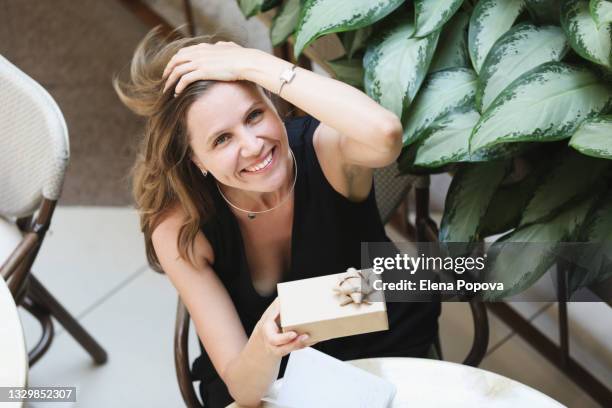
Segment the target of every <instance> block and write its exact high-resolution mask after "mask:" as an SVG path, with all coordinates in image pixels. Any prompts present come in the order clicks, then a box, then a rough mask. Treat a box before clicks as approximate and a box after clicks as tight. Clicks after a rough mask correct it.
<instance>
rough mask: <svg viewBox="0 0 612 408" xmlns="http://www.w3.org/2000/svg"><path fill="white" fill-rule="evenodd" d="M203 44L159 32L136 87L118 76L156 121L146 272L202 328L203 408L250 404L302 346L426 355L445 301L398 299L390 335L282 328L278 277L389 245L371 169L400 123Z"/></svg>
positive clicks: (144, 195) (141, 177)
mask: <svg viewBox="0 0 612 408" xmlns="http://www.w3.org/2000/svg"><path fill="white" fill-rule="evenodd" d="M207 40H208V39H205V38H191V39H183V40H178V41H168V40H166V39H163V38H160V36H159V35H158V33H157V32H156V31H154V32H151V33H149V34H148V35H147V37H146V38H145V39H144V40H143V42H142V43H141V44H140V45H139V47H138V49H137V50H136V53H135V55H134V58H133V60H132V66H131V71H130V74H131V75H130V76H131V77H130V79H129V81H128V82H126V83H121V82H120V81H118V80H115V82H114V85H115V89H116V90H117V93H118V94H119V96H120V98H121V100H122V101H123V102H124V103H125V104H126V105H127V106H129V107H130V108H132V109H133V110H134V111H135V112H136V113H138V114H141V115H143V116H144V117H145V118H146V121H147V123H146V127H145V134H144V138H143V140H142V145H141V152H140V155H139V157H138V160H137V162H136V164H135V167H134V179H133V183H134V187H133V192H134V198H135V201H136V205H137V208H138V210H139V212H140V217H141V228H142V231H143V233H144V237H145V244H146V250H147V256H148V259H149V262H150V263H151V265H152V266H153V267H154V269H155V270H157V271H159V272H162V271H163V272H165V273H166V274H167V276H168V277H169V279H170V280H171V282H172V284H173V285H174V286H175V287H176V289H177V291H178V293H179V295H180V297H181V299H182V301H183V303H184V304H185V306H186V307H187V309H188V311H189V313H190V315H191V317H192V320H193V322H194V326H195V328H196V331H197V333H198V337H199V339H200V347H201V350H202V355H201V356H200V357H199V358H198V359H197V360H196V361H195V362H194V366H193V374H194V376H195V377H196V378H198V379H200V380H201V383H200V393H201V395H202V400H203V401H204V404H205V406H206V407H224V406H226V405H227V404H228V403H230V402H231V400H232V398H233V399H235V400H236V401H237V402H239V403H240V404H241V405H246V406H251V405H257V404H258V403H259V401H260V399H261V398H262V397H263V396H264V395H265V393H266V392H267V390H268V389H269V387H270V385H271V383H272V382H273V381H274V380H275V379H276V378H277V377H278V376H279V375H282V374H283V372H284V368H285V365H286V363H287V356H288V354H289V353H290V352H291V351H293V350H297V349H299V348H302V347H305V346H311V345H312V346H314V347H315V348H317V349H319V350H321V351H323V352H325V353H327V354H329V355H332V356H334V357H336V358H339V359H342V360H346V359H355V358H365V357H376V356H418V357H424V356H426V355H427V354H428V351H429V350H430V347H431V345H432V342H433V341H434V338H435V336H436V333H437V317H438V315H439V312H440V305H439V302H438V301H437V300H436V299H432V302H430V303H411V304H409V303H390V304H389V305H388V306H387V313H388V320H389V330H388V331H384V332H374V333H367V334H360V335H356V336H350V337H346V338H339V339H333V340H328V341H325V342H322V343H316V344H315V343H313V342H311V341H309V340H308V333H296V332H293V331H289V332H285V333H282V332H281V331H280V328H279V327H278V325H277V319H278V316H279V313H280V310H279V303H278V299H277V298H276V289H275V287H276V283H277V282H282V281H291V280H296V279H303V278H308V277H314V276H321V275H327V274H332V273H338V272H341V271H344V270H346V269H347V268H348V267H355V266H357V267H359V266H360V264H361V242H376V241H383V242H389V239H388V238H387V236H386V235H385V231H384V228H383V225H382V223H381V221H380V216H379V214H378V210H377V208H376V201H375V196H374V194H375V193H374V187H373V179H372V171H373V169H374V168H376V167H383V166H386V165H389V164H391V163H393V162H394V161H395V159H396V158H397V156H398V154H399V152H400V148H401V135H402V128H401V125H400V123H399V120H398V118H397V117H396V116H395V115H394V114H393V113H391V112H389V111H388V110H386V109H384V108H382V107H381V106H379V105H378V104H377V103H376V102H374V101H372V100H371V99H370V98H369V97H368V96H367V95H365V94H363V93H362V92H360V91H358V90H357V89H355V88H352V87H350V86H348V85H346V84H344V83H342V82H339V81H336V80H333V79H331V78H327V77H323V76H319V75H317V74H314V73H312V72H310V71H307V70H304V69H302V68H295V67H293V66H292V64H290V63H288V62H287V61H284V60H282V59H279V58H276V57H274V56H272V55H268V54H266V53H264V52H262V51H258V50H254V49H248V48H243V47H240V46H238V45H236V44H234V43H228V42H216V43H214V44H211V43H207V42H205V41H207ZM203 41H204V42H203ZM292 72H293V75H290V74H291V73H292ZM281 91H282V93H283V98H285V99H286V100H287V101H288V102H290V103H291V104H293V105H295V106H297V107H299V108H300V109H302V110H303V111H305V112H307V113H308V114H307V115H306V116H305V117H301V118H286V119H282V118H280V117H279V115H278V112H277V110H276V109H275V107H274V105H273V103H272V102H271V99H270V93H271V92H276V93H280V92H281Z"/></svg>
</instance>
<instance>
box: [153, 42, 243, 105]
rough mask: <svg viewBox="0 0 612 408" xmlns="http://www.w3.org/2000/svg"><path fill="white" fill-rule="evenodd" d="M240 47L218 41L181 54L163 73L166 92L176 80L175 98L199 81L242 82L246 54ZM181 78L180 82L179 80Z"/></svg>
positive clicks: (172, 59)
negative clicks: (191, 84)
mask: <svg viewBox="0 0 612 408" xmlns="http://www.w3.org/2000/svg"><path fill="white" fill-rule="evenodd" d="M248 49H249V48H244V47H241V46H240V45H238V44H235V43H233V42H227V41H219V42H216V43H214V44H209V43H201V44H197V45H192V46H190V47H185V48H182V49H181V50H179V52H177V53H176V54H175V55H174V56H173V57H172V58H171V59H170V61H169V62H168V64H167V65H166V68H165V69H164V74H163V77H164V78H166V77H167V78H168V79H167V80H166V84H165V85H164V92H165V91H166V90H167V89H168V88H170V87H171V86H172V85H173V84H174V83H175V82H176V81H177V80H178V83H177V84H176V87H175V89H174V93H175V94H179V93H181V91H182V90H183V89H185V87H186V86H187V85H189V84H190V83H192V82H195V81H200V80H206V79H208V80H217V81H237V80H240V79H243V78H242V67H243V65H244V64H243V62H244V61H245V60H246V58H247V57H246V56H245V54H246V52H245V51H246V50H248ZM179 78H180V80H179Z"/></svg>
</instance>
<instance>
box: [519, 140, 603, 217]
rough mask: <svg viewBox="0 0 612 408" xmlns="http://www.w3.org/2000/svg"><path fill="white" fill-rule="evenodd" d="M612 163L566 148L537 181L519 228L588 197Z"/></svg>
mask: <svg viewBox="0 0 612 408" xmlns="http://www.w3.org/2000/svg"><path fill="white" fill-rule="evenodd" d="M611 164H612V163H611V162H609V161H607V160H602V159H595V158H592V157H588V156H585V155H583V154H580V153H577V152H575V151H573V150H571V149H568V150H567V154H563V155H562V156H560V157H559V158H558V162H557V163H556V165H555V166H554V167H553V168H552V169H551V170H550V171H549V172H548V173H547V174H546V175H545V176H544V178H543V180H542V181H541V182H540V184H539V186H538V188H537V189H536V190H535V192H534V195H533V197H532V198H531V200H529V203H528V204H527V207H525V211H523V215H522V217H521V222H520V224H519V226H525V225H529V224H533V223H536V222H542V221H545V220H546V219H548V218H550V217H551V216H553V215H554V214H555V213H556V212H558V211H559V210H560V209H562V208H563V207H564V206H566V205H568V203H570V202H572V201H576V200H577V199H580V198H582V197H584V196H585V195H587V194H588V193H589V192H590V191H592V189H593V187H594V186H595V185H596V184H597V183H598V182H600V181H601V179H602V176H603V173H604V171H605V170H606V169H608V168H609V167H610V165H611Z"/></svg>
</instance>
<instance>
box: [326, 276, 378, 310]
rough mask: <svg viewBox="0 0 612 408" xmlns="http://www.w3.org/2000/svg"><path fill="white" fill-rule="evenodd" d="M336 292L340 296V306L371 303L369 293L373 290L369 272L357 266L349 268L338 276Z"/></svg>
mask: <svg viewBox="0 0 612 408" xmlns="http://www.w3.org/2000/svg"><path fill="white" fill-rule="evenodd" d="M334 292H336V294H337V295H339V296H340V306H346V305H348V304H349V303H356V304H358V305H360V304H367V305H369V304H371V302H370V301H369V300H368V295H369V294H370V293H372V292H373V289H372V286H371V284H370V280H369V279H368V276H367V272H364V271H359V270H357V269H355V268H348V269H347V270H346V272H345V273H344V274H342V275H340V276H339V277H338V283H337V284H336V287H335V288H334Z"/></svg>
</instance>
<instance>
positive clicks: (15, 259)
mask: <svg viewBox="0 0 612 408" xmlns="http://www.w3.org/2000/svg"><path fill="white" fill-rule="evenodd" d="M68 159H69V142H68V131H67V129H66V123H65V121H64V117H63V116H62V113H61V111H60V109H59V107H58V106H57V104H56V103H55V101H54V100H53V98H52V97H51V96H50V95H49V94H48V93H47V92H46V91H45V90H44V89H43V88H42V87H41V86H40V85H39V84H38V83H37V82H36V81H34V80H33V79H32V78H30V77H29V76H27V75H26V74H25V73H23V72H22V71H21V70H19V69H18V68H17V67H15V66H14V65H13V64H12V63H10V62H9V61H8V60H7V59H6V58H4V57H2V56H0V174H1V175H2V176H1V177H0V265H1V266H0V275H1V276H2V278H3V279H4V280H5V281H6V282H7V284H8V287H9V290H10V292H11V294H12V295H13V297H14V299H15V303H16V304H17V305H18V306H23V307H24V308H25V309H26V310H27V311H28V312H30V313H31V314H32V315H33V316H34V317H35V318H36V319H37V320H38V321H39V322H40V324H41V326H42V335H41V337H40V339H39V341H38V343H37V344H36V345H35V346H34V348H33V349H32V350H30V351H29V353H28V359H29V364H30V366H32V365H33V364H34V363H36V361H38V359H40V357H42V355H43V354H44V353H45V352H46V351H47V349H48V348H49V346H50V345H51V341H52V340H53V323H52V321H51V316H53V317H55V318H56V319H57V321H58V322H60V323H61V324H62V325H63V326H64V327H65V328H66V330H67V331H68V332H69V333H70V334H71V335H72V336H73V337H74V338H75V339H76V340H77V341H78V342H79V343H80V344H81V345H82V346H83V347H84V348H85V349H86V350H87V351H88V352H89V353H90V354H91V356H92V357H93V359H94V360H95V361H96V362H97V363H99V364H101V363H104V362H105V361H106V358H107V356H106V352H105V351H104V350H103V349H102V348H101V347H100V346H99V345H98V344H97V343H96V342H95V340H94V339H93V338H92V337H91V336H90V335H89V334H88V333H87V332H86V331H85V329H83V327H82V326H81V325H80V324H79V323H78V322H77V321H76V320H75V319H74V317H72V316H71V315H70V314H69V313H68V312H67V311H66V309H65V308H64V307H63V306H62V305H61V304H60V303H59V302H58V301H57V300H56V299H55V298H54V297H53V296H52V295H51V294H50V293H49V291H47V289H46V288H45V287H44V286H43V285H42V284H41V283H40V281H39V280H38V279H36V278H35V277H34V275H33V274H32V273H31V271H30V268H31V266H32V264H33V263H34V260H35V258H36V255H37V253H38V250H39V248H40V246H41V244H42V242H43V239H44V237H45V233H46V231H47V229H48V228H49V225H50V223H51V217H52V215H53V210H54V208H55V205H56V203H57V200H58V198H59V195H60V192H61V188H62V183H63V180H64V173H65V170H66V166H67V165H68Z"/></svg>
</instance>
